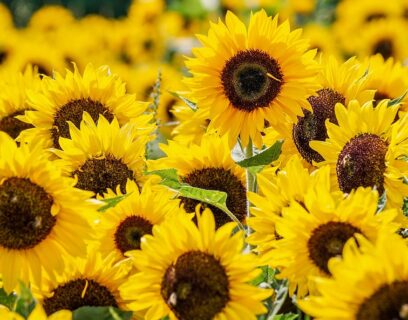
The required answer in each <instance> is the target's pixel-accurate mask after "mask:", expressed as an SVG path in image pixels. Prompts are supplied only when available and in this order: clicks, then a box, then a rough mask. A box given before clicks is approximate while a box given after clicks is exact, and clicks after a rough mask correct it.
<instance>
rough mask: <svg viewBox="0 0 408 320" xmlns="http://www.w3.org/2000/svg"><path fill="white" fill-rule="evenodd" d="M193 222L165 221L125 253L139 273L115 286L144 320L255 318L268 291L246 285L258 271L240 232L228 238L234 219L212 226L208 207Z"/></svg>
mask: <svg viewBox="0 0 408 320" xmlns="http://www.w3.org/2000/svg"><path fill="white" fill-rule="evenodd" d="M197 220H198V227H197V226H196V225H195V224H194V223H193V222H192V221H191V220H190V219H189V218H187V217H180V216H179V217H178V218H175V219H169V220H167V221H166V222H164V223H163V224H161V225H159V226H155V227H154V228H153V235H152V236H151V235H147V236H145V238H144V241H143V242H142V250H140V251H132V252H130V253H129V255H130V256H131V258H132V260H133V262H134V265H135V267H136V268H137V269H138V270H139V272H137V273H136V274H135V275H132V276H131V277H130V278H129V279H128V281H127V282H126V283H125V284H124V285H122V287H121V288H120V292H121V294H122V295H123V297H124V299H127V300H130V301H131V302H130V303H129V305H128V307H129V308H130V309H131V310H136V311H139V310H141V311H142V310H143V311H144V310H145V311H146V314H145V319H146V320H150V319H151V320H156V319H162V318H163V317H165V316H167V315H168V316H170V319H172V320H175V319H216V320H219V319H248V320H249V319H256V315H258V314H262V313H265V312H266V311H267V310H266V308H265V306H264V305H263V304H262V300H264V299H266V298H267V297H268V296H269V295H270V294H271V291H270V290H264V289H260V288H258V287H255V286H252V285H250V284H248V282H249V281H251V280H253V279H255V278H256V276H257V275H259V271H260V269H257V268H256V266H257V259H256V257H255V256H253V255H252V254H243V253H242V249H243V245H244V235H243V232H242V231H239V232H238V233H236V234H234V235H233V236H231V232H232V230H233V229H234V228H235V227H236V224H235V223H228V224H226V225H224V226H222V227H221V228H219V229H217V230H216V227H215V221H214V217H213V215H212V213H211V211H210V210H208V209H206V210H204V212H203V214H202V215H200V214H199V213H198V215H197ZM175 228H176V229H177V232H174V230H175Z"/></svg>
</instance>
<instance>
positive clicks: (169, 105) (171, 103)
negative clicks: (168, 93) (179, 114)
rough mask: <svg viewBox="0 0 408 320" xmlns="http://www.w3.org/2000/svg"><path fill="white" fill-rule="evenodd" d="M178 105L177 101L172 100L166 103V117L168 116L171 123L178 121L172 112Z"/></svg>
mask: <svg viewBox="0 0 408 320" xmlns="http://www.w3.org/2000/svg"><path fill="white" fill-rule="evenodd" d="M176 103H177V100H176V99H171V100H169V101H168V102H167V103H166V105H165V108H166V116H167V121H168V122H170V121H175V120H176V117H175V116H174V114H173V112H171V109H172V108H173V107H174V105H175V104H176Z"/></svg>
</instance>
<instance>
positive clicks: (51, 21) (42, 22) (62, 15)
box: [29, 5, 75, 32]
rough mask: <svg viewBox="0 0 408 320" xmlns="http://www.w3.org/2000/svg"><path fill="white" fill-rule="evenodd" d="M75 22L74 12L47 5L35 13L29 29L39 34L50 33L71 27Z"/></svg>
mask: <svg viewBox="0 0 408 320" xmlns="http://www.w3.org/2000/svg"><path fill="white" fill-rule="evenodd" d="M74 21H75V18H74V16H73V14H72V11H70V10H68V9H66V8H64V7H62V6H58V5H46V6H43V7H41V8H40V9H39V10H37V11H35V12H34V13H33V15H32V16H31V18H30V21H29V27H30V29H33V30H35V31H39V32H50V31H55V30H56V29H58V28H61V27H65V26H67V25H70V24H72V23H73V22H74Z"/></svg>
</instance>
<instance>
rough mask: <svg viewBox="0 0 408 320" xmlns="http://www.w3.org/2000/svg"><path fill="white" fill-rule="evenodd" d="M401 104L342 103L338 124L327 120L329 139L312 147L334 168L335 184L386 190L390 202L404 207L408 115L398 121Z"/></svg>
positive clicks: (407, 192) (338, 108) (343, 187)
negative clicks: (344, 104) (374, 105)
mask: <svg viewBox="0 0 408 320" xmlns="http://www.w3.org/2000/svg"><path fill="white" fill-rule="evenodd" d="M397 111H398V107H397V106H393V107H388V101H387V100H383V101H381V102H379V103H378V105H377V106H376V107H373V104H372V102H367V103H365V104H364V105H362V106H360V104H359V103H358V102H357V101H356V100H353V101H351V102H350V103H349V104H348V108H346V107H345V106H343V105H342V104H340V103H338V104H337V105H336V110H335V112H336V118H337V121H338V124H334V123H331V122H326V127H327V134H328V139H326V141H312V142H310V146H311V147H312V149H314V150H316V151H317V152H319V153H320V154H321V155H322V157H323V158H324V161H322V162H319V163H318V165H319V166H323V165H326V164H329V165H330V166H331V168H332V170H331V172H332V185H333V186H335V187H337V188H339V189H340V190H341V191H343V192H346V193H348V192H350V191H351V190H353V189H356V188H358V187H360V186H362V187H372V188H376V189H377V190H378V191H379V193H380V194H383V192H384V191H385V193H386V197H387V205H390V206H393V207H398V208H400V207H401V206H402V202H403V199H404V197H406V196H407V195H408V185H407V184H405V183H404V180H403V178H404V177H405V176H407V175H408V163H407V162H406V161H405V160H403V159H402V157H403V156H405V155H406V154H407V151H408V127H407V124H408V117H403V118H401V119H400V120H398V121H397V122H394V120H395V116H396V113H397Z"/></svg>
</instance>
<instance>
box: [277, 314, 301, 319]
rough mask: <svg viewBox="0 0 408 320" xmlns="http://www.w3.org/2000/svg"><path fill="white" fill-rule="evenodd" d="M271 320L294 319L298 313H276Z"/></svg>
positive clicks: (297, 317)
mask: <svg viewBox="0 0 408 320" xmlns="http://www.w3.org/2000/svg"><path fill="white" fill-rule="evenodd" d="M272 319H273V320H296V319H299V315H298V314H294V313H286V314H278V315H276V316H274V317H273V318H272Z"/></svg>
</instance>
